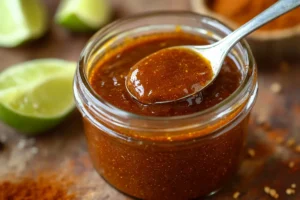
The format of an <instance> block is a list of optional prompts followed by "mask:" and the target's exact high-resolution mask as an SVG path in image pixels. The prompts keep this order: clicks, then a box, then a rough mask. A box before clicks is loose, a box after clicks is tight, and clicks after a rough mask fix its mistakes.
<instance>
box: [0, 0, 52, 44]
mask: <svg viewBox="0 0 300 200" xmlns="http://www.w3.org/2000/svg"><path fill="white" fill-rule="evenodd" d="M46 29H47V14H46V10H45V7H44V6H43V4H42V3H41V0H0V46H3V47H15V46H18V45H19V44H22V43H24V42H25V41H27V40H31V39H36V38H39V37H41V36H42V35H43V34H44V33H45V31H46Z"/></svg>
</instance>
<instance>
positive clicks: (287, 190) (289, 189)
mask: <svg viewBox="0 0 300 200" xmlns="http://www.w3.org/2000/svg"><path fill="white" fill-rule="evenodd" d="M295 192H296V191H295V190H294V189H291V188H288V189H286V190H285V193H286V194H287V195H292V194H295Z"/></svg>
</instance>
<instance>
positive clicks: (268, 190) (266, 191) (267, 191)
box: [264, 186, 270, 194]
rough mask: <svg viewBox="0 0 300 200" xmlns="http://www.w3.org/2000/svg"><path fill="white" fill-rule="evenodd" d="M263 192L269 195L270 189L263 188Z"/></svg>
mask: <svg viewBox="0 0 300 200" xmlns="http://www.w3.org/2000/svg"><path fill="white" fill-rule="evenodd" d="M264 191H265V193H267V194H269V193H270V188H269V187H268V186H265V188H264Z"/></svg>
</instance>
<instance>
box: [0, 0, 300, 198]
mask: <svg viewBox="0 0 300 200" xmlns="http://www.w3.org/2000/svg"><path fill="white" fill-rule="evenodd" d="M45 2H46V3H47V5H48V7H49V9H50V11H51V12H50V14H52V15H53V13H54V11H55V8H56V6H57V4H58V0H48V1H45ZM112 2H113V5H114V7H115V10H116V11H117V12H116V16H117V17H120V16H125V15H128V14H132V13H135V12H142V11H145V10H147V11H149V10H158V9H160V10H162V9H172V10H176V9H181V10H182V9H189V7H188V1H183V0H164V1H163V0H152V1H149V0H126V3H125V1H121V0H113V1H112ZM90 36H91V35H89V34H75V33H70V32H68V31H66V30H64V29H63V28H61V27H58V26H57V25H54V24H52V25H51V30H50V32H49V33H48V34H47V35H46V36H45V37H43V38H42V39H40V40H38V41H35V42H33V43H31V44H28V45H26V46H23V47H19V48H14V49H0V60H1V63H0V70H3V69H5V68H6V67H7V66H9V65H11V64H15V63H19V62H22V61H26V60H31V59H35V58H49V57H53V58H63V59H67V60H74V61H76V60H77V59H78V56H79V54H80V51H81V50H82V48H83V47H84V45H85V43H86V41H87V40H88V38H89V37H90ZM295 45H296V44H295ZM283 61H284V60H280V61H279V62H278V61H276V62H275V61H271V60H260V61H258V68H259V86H260V90H259V95H258V99H257V103H256V105H255V107H254V111H253V115H252V120H251V125H250V132H249V137H248V141H247V148H252V149H254V150H255V156H254V157H251V156H249V155H248V154H247V150H246V151H245V159H244V161H243V163H242V166H241V169H240V171H239V173H238V175H237V176H236V177H235V178H234V179H233V181H232V182H231V183H229V184H227V185H226V186H225V188H224V189H223V190H221V191H220V192H219V193H218V194H216V195H214V196H213V197H209V198H207V199H214V200H219V199H220V200H226V199H232V196H233V193H234V192H236V191H239V192H240V198H239V199H243V200H248V199H249V200H254V199H271V197H269V196H268V195H267V194H265V193H264V186H269V187H271V188H274V189H276V191H277V192H278V193H279V199H295V200H296V199H300V153H297V152H296V151H295V145H290V146H289V145H288V144H287V143H289V144H292V143H293V140H295V142H296V144H297V143H298V144H300V135H299V134H300V78H299V76H300V59H296V60H292V61H290V62H288V63H282V62H283ZM275 82H278V83H279V84H280V85H281V86H282V91H281V92H280V93H274V92H273V91H272V90H271V89H270V87H271V85H272V84H273V83H275ZM262 122H267V123H269V124H270V126H271V127H267V126H266V125H261V123H262ZM258 123H259V124H258ZM1 139H3V140H4V139H6V142H5V148H4V150H2V151H1V152H0V177H4V176H6V177H7V176H8V174H10V173H12V172H13V173H21V174H26V173H28V172H34V173H37V172H39V171H41V170H49V169H51V170H53V171H58V172H59V173H60V174H66V175H68V176H72V177H76V180H78V181H77V183H76V185H75V186H74V187H73V190H74V191H77V193H78V199H91V200H102V199H103V200H104V199H106V200H107V199H111V200H124V199H128V198H127V197H125V196H124V195H122V194H120V193H119V192H117V191H116V190H114V189H113V188H112V187H110V186H109V185H108V184H107V183H106V182H105V181H104V180H103V179H102V178H100V177H99V176H98V174H97V173H96V172H95V170H94V169H93V167H92V165H91V162H90V159H89V156H88V153H87V149H86V142H85V138H84V134H83V129H82V124H81V117H80V114H79V112H77V111H75V112H74V113H73V114H72V115H71V116H70V117H69V118H68V119H67V120H65V121H64V122H63V123H62V124H61V125H60V126H58V127H57V128H55V129H53V130H52V131H49V132H48V133H46V134H44V135H42V136H38V137H35V138H25V137H24V136H22V135H21V134H20V133H18V132H17V131H15V130H14V129H12V128H10V127H8V126H7V125H5V124H2V123H0V140H1ZM291 139H292V140H291ZM281 140H283V141H281ZM288 140H289V142H287V141H288ZM281 142H282V144H278V143H281ZM291 161H292V162H293V163H291ZM293 164H294V166H292V165H293ZM289 165H290V166H289ZM292 183H295V184H296V185H297V187H299V189H298V188H296V194H295V195H293V196H288V195H286V193H285V190H286V188H288V187H290V185H291V184H292Z"/></svg>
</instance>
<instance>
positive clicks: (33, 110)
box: [0, 59, 76, 135]
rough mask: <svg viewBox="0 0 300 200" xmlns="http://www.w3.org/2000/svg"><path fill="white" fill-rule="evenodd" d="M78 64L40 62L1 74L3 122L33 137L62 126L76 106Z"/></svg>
mask: <svg viewBox="0 0 300 200" xmlns="http://www.w3.org/2000/svg"><path fill="white" fill-rule="evenodd" d="M75 68H76V63H74V62H68V61H63V60H58V59H40V60H33V61H28V62H25V63H21V64H17V65H15V66H12V67H10V68H8V69H7V70H5V71H3V72H2V73H1V74H0V120H2V121H4V122H5V123H7V124H8V125H10V126H12V127H14V128H16V129H18V130H20V131H21V132H24V133H27V134H28V135H33V134H36V133H40V132H44V131H46V130H48V129H50V128H52V127H54V126H56V125H57V124H58V123H60V122H61V121H62V120H63V119H64V118H65V117H66V116H67V114H69V113H70V112H71V111H72V110H73V109H74V107H75V103H74V99H73V92H72V82H73V76H74V73H75Z"/></svg>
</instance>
